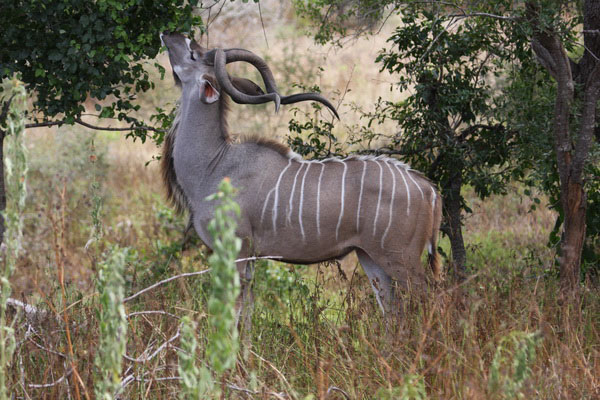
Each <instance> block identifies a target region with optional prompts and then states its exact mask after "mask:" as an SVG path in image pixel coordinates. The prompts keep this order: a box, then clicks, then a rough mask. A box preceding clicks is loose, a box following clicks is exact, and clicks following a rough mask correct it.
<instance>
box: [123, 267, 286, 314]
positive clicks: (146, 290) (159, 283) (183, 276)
mask: <svg viewBox="0 0 600 400" xmlns="http://www.w3.org/2000/svg"><path fill="white" fill-rule="evenodd" d="M280 258H282V257H281V256H265V257H248V258H238V259H237V260H235V262H243V261H254V260H262V259H267V260H271V259H275V260H276V259H280ZM209 271H210V268H208V269H205V270H202V271H196V272H186V273H183V274H179V275H175V276H172V277H170V278H167V279H163V280H162V281H159V282H156V283H155V284H154V285H151V286H148V287H147V288H145V289H142V290H140V291H139V292H137V293H136V294H133V295H131V296H129V297H126V298H124V299H123V303H127V302H128V301H131V300H133V299H135V298H136V297H138V296H139V295H141V294H144V293H146V292H148V291H150V290H152V289H154V288H156V287H158V286H160V285H163V284H165V283H168V282H171V281H173V280H175V279H179V278H185V277H188V276H196V275H203V274H205V273H207V272H209Z"/></svg>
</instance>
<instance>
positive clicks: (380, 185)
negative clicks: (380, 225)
mask: <svg viewBox="0 0 600 400" xmlns="http://www.w3.org/2000/svg"><path fill="white" fill-rule="evenodd" d="M373 162H374V163H375V164H377V166H378V167H379V197H378V198H377V209H376V210H375V220H374V221H373V236H375V231H376V230H377V218H378V217H379V206H380V205H381V190H382V189H383V168H381V165H380V164H379V162H378V161H377V160H373Z"/></svg>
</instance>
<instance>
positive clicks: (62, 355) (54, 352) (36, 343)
mask: <svg viewBox="0 0 600 400" xmlns="http://www.w3.org/2000/svg"><path fill="white" fill-rule="evenodd" d="M29 341H30V342H31V343H33V344H34V345H35V346H36V347H39V348H40V349H42V350H44V351H47V352H48V353H51V354H55V355H57V356H60V357H62V358H67V355H66V354H64V353H61V352H60V351H56V350H51V349H48V348H46V347H44V346H42V345H41V344H39V343H38V342H36V341H35V340H33V339H31V338H29Z"/></svg>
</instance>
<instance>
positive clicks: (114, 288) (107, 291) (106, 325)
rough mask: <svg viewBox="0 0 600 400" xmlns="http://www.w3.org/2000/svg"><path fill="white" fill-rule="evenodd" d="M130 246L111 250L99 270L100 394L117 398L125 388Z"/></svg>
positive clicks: (100, 395) (98, 359)
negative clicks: (127, 264)
mask: <svg viewBox="0 0 600 400" xmlns="http://www.w3.org/2000/svg"><path fill="white" fill-rule="evenodd" d="M128 253H129V250H128V249H121V248H118V247H115V248H112V249H111V250H109V252H108V254H107V256H106V258H105V260H104V262H102V263H101V265H100V270H99V272H98V282H97V285H96V286H97V290H98V293H99V295H100V306H101V308H100V311H99V313H98V317H99V318H98V319H99V324H100V343H99V345H98V353H97V356H96V360H95V364H96V367H97V376H98V377H99V379H98V380H97V381H96V385H95V386H96V388H95V392H96V398H97V399H106V400H110V399H114V398H115V396H116V395H117V393H118V391H119V389H120V388H121V369H122V365H123V356H124V355H125V346H126V344H127V319H126V316H125V307H124V306H123V299H124V297H125V290H124V285H125V280H124V279H123V272H124V270H125V265H126V260H127V258H128Z"/></svg>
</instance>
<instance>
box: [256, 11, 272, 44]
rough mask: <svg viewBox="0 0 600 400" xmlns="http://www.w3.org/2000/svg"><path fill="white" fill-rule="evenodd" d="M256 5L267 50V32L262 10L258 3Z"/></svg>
mask: <svg viewBox="0 0 600 400" xmlns="http://www.w3.org/2000/svg"><path fill="white" fill-rule="evenodd" d="M257 4H258V15H259V17H260V24H261V25H262V31H263V35H264V36H265V43H266V44H267V49H268V48H269V41H268V40H267V31H266V30H265V21H263V16H262V10H261V8H260V1H259V2H257Z"/></svg>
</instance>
